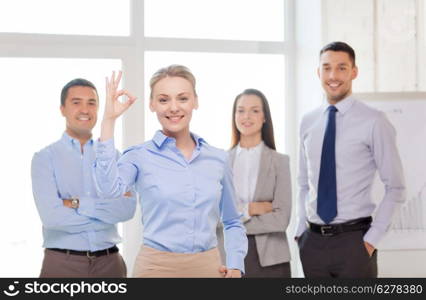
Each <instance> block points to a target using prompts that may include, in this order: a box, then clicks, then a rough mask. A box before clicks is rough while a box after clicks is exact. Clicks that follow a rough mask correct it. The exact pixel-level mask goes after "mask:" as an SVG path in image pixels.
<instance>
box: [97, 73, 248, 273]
mask: <svg viewBox="0 0 426 300" xmlns="http://www.w3.org/2000/svg"><path fill="white" fill-rule="evenodd" d="M120 78H121V73H119V74H118V76H117V78H115V74H114V73H113V75H112V77H111V79H110V80H107V100H106V106H105V114H104V119H103V121H102V129H101V138H100V141H99V144H98V148H97V160H96V165H95V168H94V171H95V177H96V179H97V183H98V190H99V193H101V194H102V195H111V196H112V195H122V194H124V193H125V192H127V191H129V190H130V189H131V187H132V186H133V185H135V187H136V190H137V191H138V193H139V195H140V198H141V207H142V223H143V227H144V233H143V245H142V247H141V250H140V252H139V255H138V257H137V258H136V262H135V267H134V272H133V275H134V276H135V277H241V273H243V272H244V257H245V255H246V252H247V238H246V235H245V229H244V226H243V225H242V223H241V221H240V216H239V214H238V212H237V210H236V208H235V200H234V197H235V196H234V188H233V183H232V172H231V168H230V164H229V161H228V155H227V153H226V152H224V151H222V150H219V149H217V148H214V147H212V146H210V145H209V144H207V143H206V141H204V139H203V138H201V137H199V136H197V135H195V134H193V133H191V132H190V129H189V125H190V121H191V117H192V112H193V110H194V109H197V108H198V98H197V94H196V91H195V77H194V76H193V74H192V73H191V72H190V71H189V70H188V69H187V68H186V67H184V66H180V65H171V66H169V67H166V68H163V69H160V70H159V71H157V72H156V73H155V74H154V75H153V77H152V78H151V81H150V87H151V95H150V109H151V111H152V112H155V113H156V114H157V118H158V120H159V122H160V124H161V127H162V130H159V131H157V132H156V133H155V135H154V137H153V139H152V140H149V141H147V142H145V143H143V144H140V145H136V146H133V147H130V148H129V149H127V150H126V151H125V152H124V154H123V156H122V157H121V158H120V160H119V161H118V163H116V161H115V160H114V156H113V149H114V140H113V135H114V124H115V120H116V119H117V118H118V117H119V116H120V115H121V114H123V113H124V111H125V110H126V109H127V108H128V107H129V106H130V105H131V104H132V103H133V102H134V101H135V98H134V97H133V96H131V95H130V94H129V93H128V92H127V91H118V85H119V82H120ZM122 95H127V96H128V97H129V99H128V100H127V101H125V102H120V101H119V100H118V98H119V97H120V96H122ZM219 219H220V220H221V221H222V223H223V225H224V228H225V239H226V244H225V249H226V256H227V257H226V266H221V264H220V257H219V252H218V250H217V248H216V245H217V239H216V232H215V229H216V225H217V222H218V221H219Z"/></svg>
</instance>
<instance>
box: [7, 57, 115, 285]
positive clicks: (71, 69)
mask: <svg viewBox="0 0 426 300" xmlns="http://www.w3.org/2000/svg"><path fill="white" fill-rule="evenodd" d="M120 68H121V61H120V60H112V59H49V58H47V59H46V58H42V59H39V58H36V59H34V58H0V69H1V70H2V72H1V73H0V82H2V86H3V87H7V88H3V89H2V94H3V95H2V98H3V99H4V101H3V102H2V109H3V112H7V113H3V115H2V117H1V118H0V136H1V137H2V141H3V147H1V148H0V165H1V166H2V167H1V168H0V182H1V186H2V187H7V188H6V189H3V190H2V194H3V196H2V197H3V199H8V200H7V201H4V203H3V208H2V209H1V210H0V228H2V229H3V230H2V231H1V232H2V250H1V256H0V266H1V268H0V277H37V276H38V275H39V273H40V268H41V263H42V257H43V252H42V250H43V249H42V247H41V245H42V234H41V233H42V226H41V222H40V218H39V216H38V212H37V209H36V207H35V204H34V200H33V195H32V189H31V176H30V172H31V159H32V156H33V154H34V152H36V151H39V150H40V149H42V148H43V147H45V146H47V145H49V144H51V143H53V142H55V141H56V140H58V139H59V138H60V137H61V135H62V132H63V131H64V129H65V121H64V118H63V117H62V115H61V113H60V110H59V106H60V92H61V89H62V87H63V86H64V85H65V84H66V83H67V82H68V81H70V80H71V79H74V78H76V77H82V78H86V79H88V80H90V81H92V82H93V83H94V84H95V85H96V87H97V89H98V93H99V97H100V100H101V101H100V103H101V107H100V109H99V115H100V116H102V113H103V103H104V98H105V92H104V91H105V76H106V75H108V74H110V72H111V70H118V69H120ZM117 125H119V127H121V122H118V123H117ZM99 126H100V121H99V117H98V124H97V126H96V130H95V132H94V137H95V138H97V137H98V136H99ZM116 137H117V138H118V141H117V145H121V128H117V134H116ZM17 261H19V263H17Z"/></svg>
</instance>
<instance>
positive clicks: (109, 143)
mask: <svg viewBox="0 0 426 300" xmlns="http://www.w3.org/2000/svg"><path fill="white" fill-rule="evenodd" d="M95 152H96V158H97V159H99V160H110V159H111V158H115V156H116V150H115V146H114V139H113V138H111V139H109V140H106V141H103V142H101V141H99V140H98V141H96V142H95Z"/></svg>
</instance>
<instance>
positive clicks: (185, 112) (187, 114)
mask: <svg viewBox="0 0 426 300" xmlns="http://www.w3.org/2000/svg"><path fill="white" fill-rule="evenodd" d="M197 108H198V100H197V97H196V96H195V92H194V87H193V86H192V84H191V82H189V81H188V80H186V79H185V78H182V77H165V78H163V79H161V80H160V81H158V82H157V83H156V84H155V85H154V87H153V90H152V98H151V100H150V109H151V111H153V112H155V113H157V118H158V121H160V124H161V126H162V127H163V132H164V133H165V134H166V135H176V134H178V133H181V132H184V131H188V132H189V122H190V121H191V118H192V111H193V110H194V109H197Z"/></svg>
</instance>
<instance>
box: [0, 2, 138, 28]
mask: <svg viewBox="0 0 426 300" xmlns="http://www.w3.org/2000/svg"><path fill="white" fill-rule="evenodd" d="M129 2H130V1H129V0H73V1H64V0H60V1H58V0H37V1H34V0H2V1H0V32H21V33H47V34H82V35H111V36H128V35H130V21H129V20H130V3H129ZM23 8H25V9H23Z"/></svg>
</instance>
